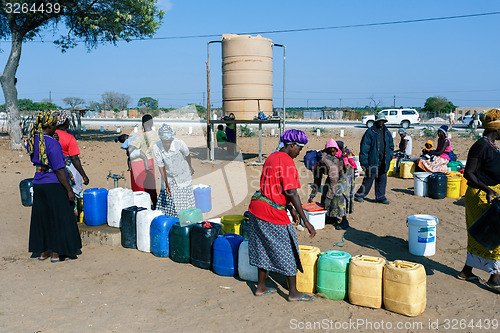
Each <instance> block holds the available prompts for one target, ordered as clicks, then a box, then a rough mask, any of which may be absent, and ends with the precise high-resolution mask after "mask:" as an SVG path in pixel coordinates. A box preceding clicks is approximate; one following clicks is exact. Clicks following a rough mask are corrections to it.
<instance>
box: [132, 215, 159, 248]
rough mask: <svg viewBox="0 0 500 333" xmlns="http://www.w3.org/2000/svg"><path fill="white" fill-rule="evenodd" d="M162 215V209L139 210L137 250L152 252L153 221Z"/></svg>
mask: <svg viewBox="0 0 500 333" xmlns="http://www.w3.org/2000/svg"><path fill="white" fill-rule="evenodd" d="M160 215H162V212H161V210H151V209H146V210H141V211H140V212H137V250H139V251H142V252H151V231H150V230H151V222H152V221H153V219H154V218H155V217H157V216H160Z"/></svg>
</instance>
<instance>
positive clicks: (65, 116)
mask: <svg viewBox="0 0 500 333" xmlns="http://www.w3.org/2000/svg"><path fill="white" fill-rule="evenodd" d="M70 117H71V115H70V114H69V112H68V111H66V110H62V111H61V112H59V115H58V117H57V124H56V126H60V125H63V124H64V123H65V122H66V120H68V119H69V118H70Z"/></svg>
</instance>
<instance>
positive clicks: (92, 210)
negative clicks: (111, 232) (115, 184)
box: [83, 187, 132, 226]
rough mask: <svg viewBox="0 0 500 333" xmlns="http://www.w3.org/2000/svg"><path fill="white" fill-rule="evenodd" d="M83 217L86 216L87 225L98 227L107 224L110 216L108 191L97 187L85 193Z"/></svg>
mask: <svg viewBox="0 0 500 333" xmlns="http://www.w3.org/2000/svg"><path fill="white" fill-rule="evenodd" d="M129 206H132V205H129ZM120 214H121V212H120ZM83 215H84V216H85V224H87V225H91V226H96V225H101V224H104V223H106V220H107V215H108V190H106V189H105V188H97V187H95V188H89V189H86V190H85V191H83Z"/></svg>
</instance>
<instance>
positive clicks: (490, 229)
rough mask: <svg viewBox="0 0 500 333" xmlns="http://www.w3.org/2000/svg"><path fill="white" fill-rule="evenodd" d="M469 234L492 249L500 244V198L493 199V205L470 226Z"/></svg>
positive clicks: (483, 245) (485, 246) (482, 244)
mask: <svg viewBox="0 0 500 333" xmlns="http://www.w3.org/2000/svg"><path fill="white" fill-rule="evenodd" d="M469 234H470V235H471V236H472V238H474V239H475V240H476V242H478V243H479V244H480V245H481V246H482V247H484V248H486V249H488V250H490V251H493V250H495V249H496V248H497V247H498V246H500V199H495V200H493V202H492V203H491V206H490V207H488V209H487V210H486V211H485V212H484V213H483V214H482V215H481V216H479V218H478V219H477V220H476V221H475V222H474V223H473V224H472V225H471V226H470V228H469Z"/></svg>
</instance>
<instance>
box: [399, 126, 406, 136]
mask: <svg viewBox="0 0 500 333" xmlns="http://www.w3.org/2000/svg"><path fill="white" fill-rule="evenodd" d="M403 133H406V130H405V129H404V128H403V127H401V128H400V129H399V130H398V134H403Z"/></svg>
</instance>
